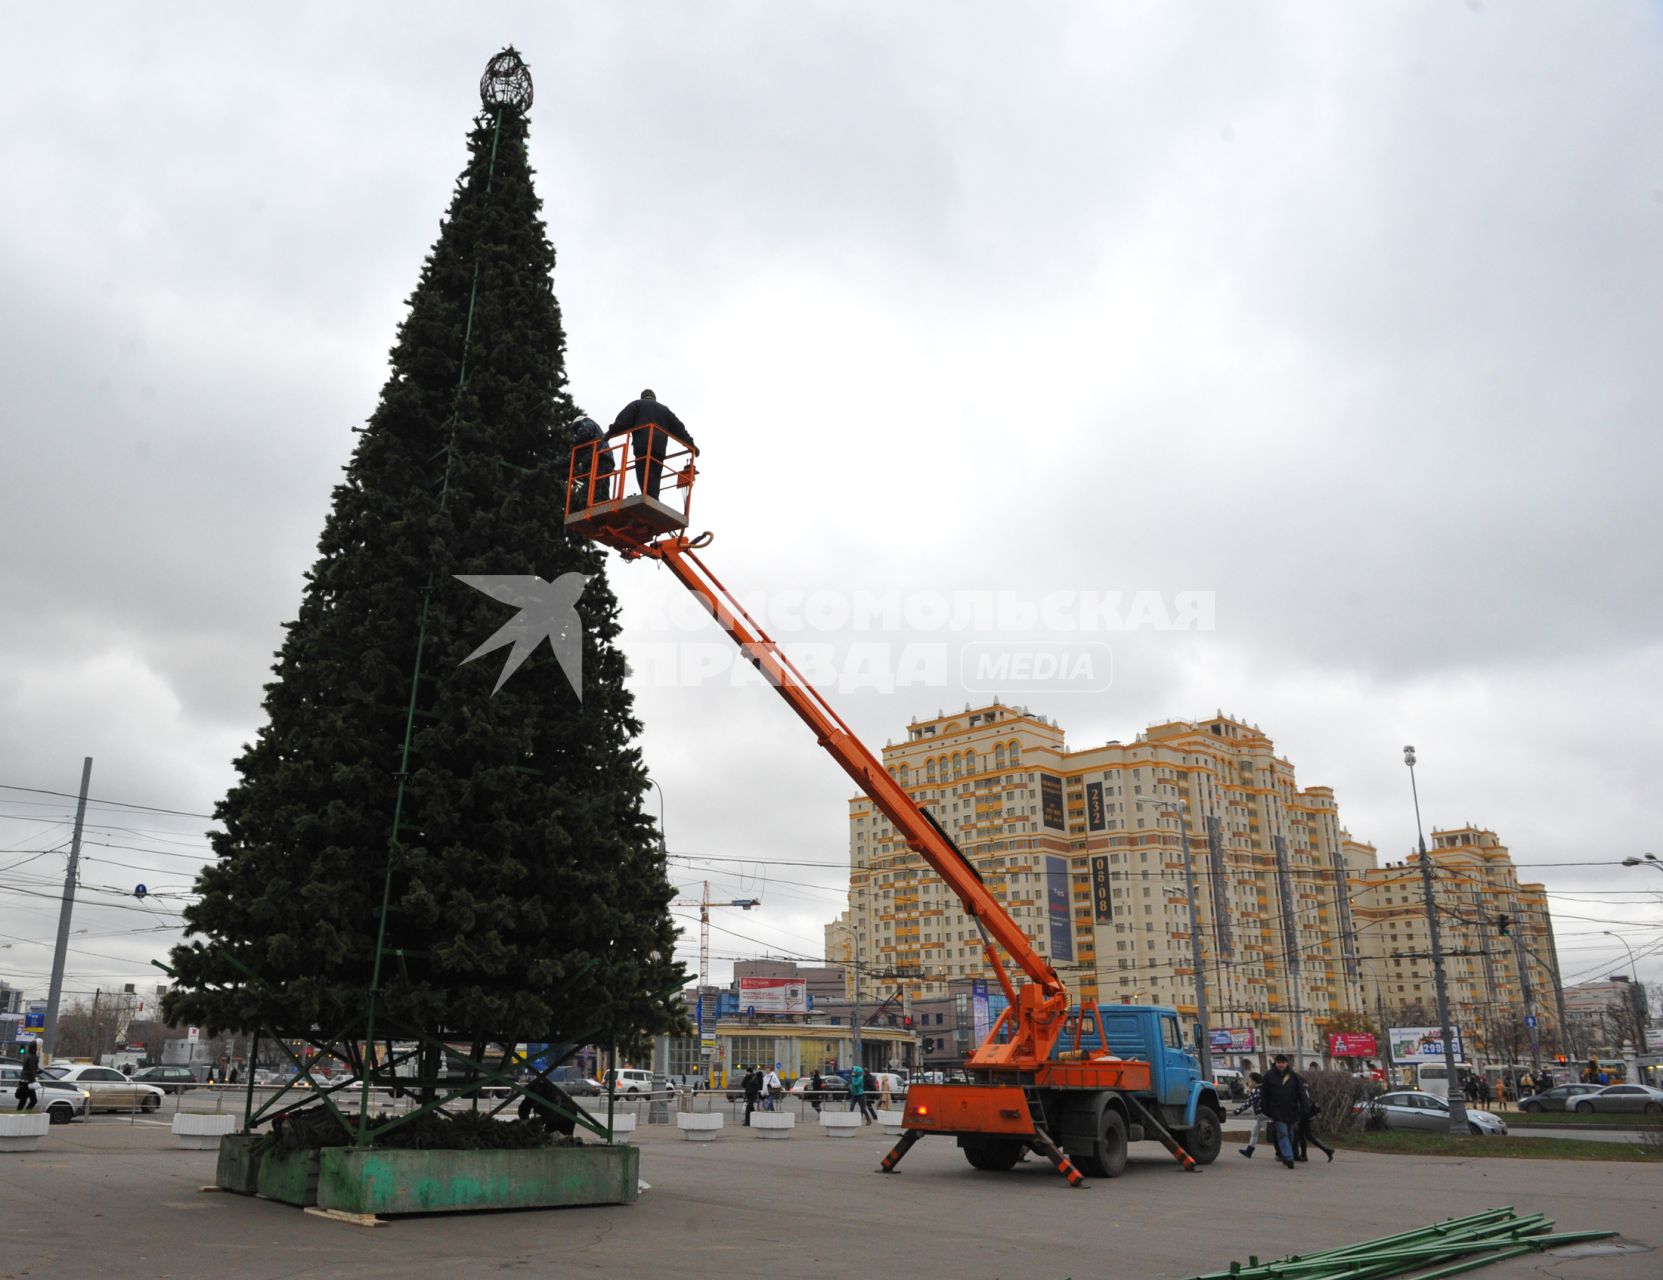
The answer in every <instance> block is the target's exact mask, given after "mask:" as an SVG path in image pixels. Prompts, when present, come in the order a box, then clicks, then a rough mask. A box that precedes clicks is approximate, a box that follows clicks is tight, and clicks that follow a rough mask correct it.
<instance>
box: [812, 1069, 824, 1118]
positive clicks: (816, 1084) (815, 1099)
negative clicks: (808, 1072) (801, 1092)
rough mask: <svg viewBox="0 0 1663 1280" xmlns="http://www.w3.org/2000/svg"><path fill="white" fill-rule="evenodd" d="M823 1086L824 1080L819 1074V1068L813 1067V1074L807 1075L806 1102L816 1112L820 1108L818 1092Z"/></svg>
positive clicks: (819, 1092)
mask: <svg viewBox="0 0 1663 1280" xmlns="http://www.w3.org/2000/svg"><path fill="white" fill-rule="evenodd" d="M825 1087H826V1082H825V1080H824V1079H823V1078H822V1077H821V1075H820V1068H819V1067H815V1068H814V1074H813V1075H812V1076H810V1077H809V1081H808V1104H809V1106H811V1107H813V1108H814V1110H815V1112H816V1113H818V1112H819V1110H820V1094H821V1091H822V1090H824V1089H825Z"/></svg>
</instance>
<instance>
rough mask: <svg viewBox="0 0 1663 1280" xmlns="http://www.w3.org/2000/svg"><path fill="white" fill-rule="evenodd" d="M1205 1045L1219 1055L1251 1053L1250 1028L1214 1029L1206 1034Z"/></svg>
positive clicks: (1251, 1035) (1251, 1033)
mask: <svg viewBox="0 0 1663 1280" xmlns="http://www.w3.org/2000/svg"><path fill="white" fill-rule="evenodd" d="M1207 1043H1208V1044H1209V1045H1211V1046H1212V1047H1213V1048H1214V1049H1215V1050H1217V1051H1219V1052H1221V1053H1252V1052H1253V1028H1252V1027H1214V1028H1213V1029H1212V1030H1210V1031H1209V1032H1207Z"/></svg>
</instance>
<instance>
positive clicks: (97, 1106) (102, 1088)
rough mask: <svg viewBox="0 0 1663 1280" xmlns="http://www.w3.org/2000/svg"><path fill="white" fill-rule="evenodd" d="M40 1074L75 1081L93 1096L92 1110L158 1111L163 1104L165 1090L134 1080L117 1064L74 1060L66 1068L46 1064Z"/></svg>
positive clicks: (63, 1080)
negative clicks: (98, 1064)
mask: <svg viewBox="0 0 1663 1280" xmlns="http://www.w3.org/2000/svg"><path fill="white" fill-rule="evenodd" d="M41 1075H42V1076H46V1077H49V1078H51V1079H53V1080H60V1081H62V1082H63V1083H65V1084H73V1085H76V1086H77V1087H79V1088H82V1089H85V1090H86V1091H87V1092H88V1093H89V1094H91V1095H92V1097H91V1099H90V1101H89V1106H90V1108H91V1109H92V1110H93V1111H155V1110H157V1109H158V1108H160V1107H161V1105H162V1091H161V1090H160V1089H158V1088H157V1087H156V1086H155V1085H153V1084H142V1083H135V1082H134V1081H132V1080H129V1079H128V1078H127V1077H126V1076H124V1075H122V1074H121V1072H119V1071H117V1070H116V1069H115V1068H114V1067H94V1066H89V1065H87V1064H86V1063H80V1062H78V1063H74V1064H72V1065H70V1066H67V1067H61V1066H58V1065H57V1064H55V1063H54V1064H53V1065H52V1066H50V1067H43V1068H42V1069H41Z"/></svg>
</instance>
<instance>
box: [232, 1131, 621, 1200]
mask: <svg viewBox="0 0 1663 1280" xmlns="http://www.w3.org/2000/svg"><path fill="white" fill-rule="evenodd" d="M257 1141H259V1138H258V1136H257V1135H255V1134H249V1133H231V1134H227V1135H226V1136H225V1137H224V1138H222V1139H221V1140H220V1147H219V1168H218V1170H217V1174H216V1177H215V1182H216V1184H217V1185H218V1186H219V1187H220V1188H221V1189H222V1190H225V1191H234V1192H236V1193H237V1194H239V1195H245V1196H251V1195H258V1196H260V1197H262V1198H263V1199H267V1200H276V1201H279V1202H280V1203H282V1204H292V1205H297V1206H299V1207H301V1208H306V1207H309V1206H311V1205H316V1206H317V1207H318V1208H320V1209H340V1210H343V1211H344V1212H347V1213H367V1214H375V1215H378V1216H379V1215H386V1214H400V1213H467V1212H470V1211H475V1210H483V1209H554V1208H560V1207H563V1206H566V1205H598V1204H634V1203H635V1201H636V1199H637V1198H638V1196H639V1195H640V1174H641V1152H640V1150H639V1149H637V1148H635V1147H632V1146H627V1145H621V1146H601V1145H599V1144H596V1145H593V1146H581V1147H537V1148H533V1149H531V1150H516V1151H385V1150H380V1151H378V1150H376V1149H374V1148H370V1149H362V1148H356V1147H325V1148H324V1149H323V1150H322V1151H321V1152H320V1151H284V1150H277V1151H266V1152H265V1153H263V1154H261V1153H258V1152H256V1151H255V1149H254V1144H255V1143H256V1142H257Z"/></svg>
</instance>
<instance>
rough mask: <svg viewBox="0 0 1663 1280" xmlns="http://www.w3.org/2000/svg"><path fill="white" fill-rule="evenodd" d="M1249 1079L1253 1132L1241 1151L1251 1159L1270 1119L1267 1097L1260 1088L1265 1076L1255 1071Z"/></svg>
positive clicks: (1249, 1103)
mask: <svg viewBox="0 0 1663 1280" xmlns="http://www.w3.org/2000/svg"><path fill="white" fill-rule="evenodd" d="M1247 1079H1248V1083H1249V1084H1250V1085H1251V1088H1250V1089H1249V1090H1248V1093H1247V1105H1248V1106H1250V1107H1252V1108H1253V1132H1252V1133H1250V1134H1248V1135H1247V1145H1246V1146H1245V1147H1243V1148H1242V1149H1241V1153H1242V1154H1243V1155H1244V1156H1246V1157H1247V1158H1248V1159H1249V1160H1251V1159H1252V1158H1253V1148H1254V1147H1256V1146H1258V1145H1259V1139H1260V1138H1261V1137H1262V1136H1263V1135H1264V1131H1265V1126H1266V1125H1268V1124H1269V1123H1270V1121H1269V1120H1267V1119H1266V1118H1265V1099H1264V1094H1263V1093H1262V1092H1261V1091H1260V1088H1259V1086H1260V1085H1261V1084H1263V1083H1264V1077H1263V1076H1262V1075H1260V1074H1259V1073H1258V1072H1257V1071H1255V1072H1252V1073H1251V1074H1250V1075H1249V1076H1248V1077H1247Z"/></svg>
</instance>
